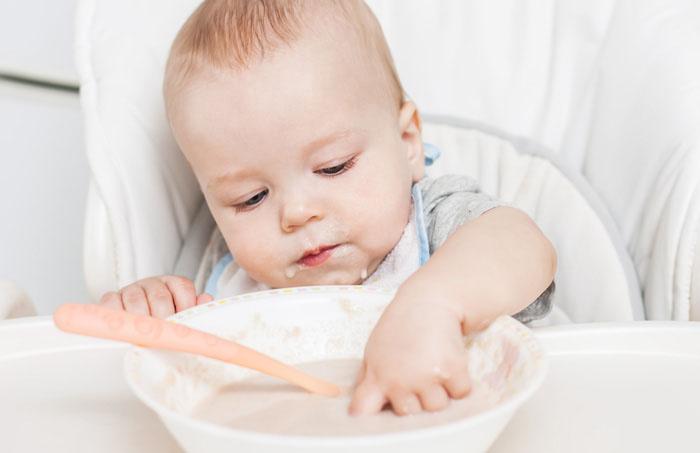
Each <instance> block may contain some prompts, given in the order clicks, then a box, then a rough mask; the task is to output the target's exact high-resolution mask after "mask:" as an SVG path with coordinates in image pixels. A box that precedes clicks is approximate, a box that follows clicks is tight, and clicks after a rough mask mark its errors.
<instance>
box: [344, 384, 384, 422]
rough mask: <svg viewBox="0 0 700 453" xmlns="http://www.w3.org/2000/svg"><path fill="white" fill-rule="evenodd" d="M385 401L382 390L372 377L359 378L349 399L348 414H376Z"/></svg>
mask: <svg viewBox="0 0 700 453" xmlns="http://www.w3.org/2000/svg"><path fill="white" fill-rule="evenodd" d="M386 402H387V399H386V397H385V396H384V392H382V390H381V388H379V386H378V385H377V384H376V383H375V382H374V380H373V379H371V378H369V379H361V380H360V382H359V384H358V385H357V387H355V391H354V392H353V395H352V400H351V401H350V407H349V409H348V412H350V415H368V414H376V413H377V412H379V411H381V410H382V407H384V404H385V403H386Z"/></svg>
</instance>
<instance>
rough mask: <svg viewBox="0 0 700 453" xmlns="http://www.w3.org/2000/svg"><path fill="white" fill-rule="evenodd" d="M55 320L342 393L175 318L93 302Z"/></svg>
mask: <svg viewBox="0 0 700 453" xmlns="http://www.w3.org/2000/svg"><path fill="white" fill-rule="evenodd" d="M53 321H54V324H56V326H57V327H58V328H59V329H61V330H63V331H65V332H70V333H77V334H81V335H88V336H91V337H98V338H106V339H108V340H117V341H124V342H127V343H131V344H134V345H137V346H145V347H148V348H160V349H168V350H170V351H181V352H189V353H191V354H198V355H203V356H206V357H210V358H212V359H217V360H221V361H224V362H228V363H233V364H236V365H240V366H242V367H246V368H251V369H253V370H256V371H260V372H261V373H265V374H268V375H270V376H274V377H277V378H280V379H283V380H285V381H288V382H291V383H292V384H296V385H298V386H299V387H302V388H304V389H306V390H308V391H310V392H312V393H319V394H321V395H326V396H337V395H339V394H340V389H339V388H338V387H337V386H336V385H334V384H332V383H330V382H326V381H323V380H321V379H317V378H315V377H313V376H310V375H308V374H306V373H303V372H301V371H299V370H297V369H296V368H293V367H291V366H289V365H285V364H284V363H282V362H279V361H277V360H275V359H273V358H271V357H269V356H266V355H265V354H262V353H260V352H258V351H255V350H254V349H250V348H248V347H245V346H243V345H240V344H238V343H235V342H233V341H229V340H226V339H224V338H221V337H217V336H216V335H212V334H209V333H206V332H202V331H201V330H197V329H193V328H191V327H187V326H185V325H182V324H176V323H174V322H171V321H164V320H162V319H158V318H151V317H149V316H144V315H134V314H132V313H127V312H125V311H118V310H113V309H109V308H105V307H102V306H99V305H92V304H64V305H61V306H60V307H59V308H58V310H56V312H55V313H54V315H53Z"/></svg>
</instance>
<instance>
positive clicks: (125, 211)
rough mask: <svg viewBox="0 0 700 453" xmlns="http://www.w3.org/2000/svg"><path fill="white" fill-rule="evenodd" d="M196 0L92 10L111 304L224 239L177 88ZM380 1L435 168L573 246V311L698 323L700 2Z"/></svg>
mask: <svg viewBox="0 0 700 453" xmlns="http://www.w3.org/2000/svg"><path fill="white" fill-rule="evenodd" d="M198 3H199V1H198V0H150V1H148V2H142V1H137V0H125V1H121V2H101V1H96V0H82V1H81V2H80V3H79V8H78V18H77V48H76V51H77V52H76V54H77V67H78V71H79V74H80V79H81V80H80V85H81V99H82V106H83V110H84V118H85V131H86V139H87V152H88V159H89V164H90V168H91V172H92V183H91V188H90V193H89V197H88V206H87V212H86V231H85V274H86V280H87V285H88V288H89V291H90V294H91V297H92V298H93V299H94V300H97V299H98V298H99V296H100V295H101V294H102V293H103V292H105V291H108V290H113V289H115V288H117V287H120V286H123V285H125V284H128V283H130V282H133V281H134V280H136V279H138V278H143V277H146V276H150V275H157V274H165V273H172V272H178V273H183V274H185V275H190V276H192V275H193V273H194V271H195V268H196V264H197V260H198V259H199V257H200V256H201V251H202V249H203V246H204V243H205V241H206V239H208V235H209V233H210V232H211V228H212V225H213V223H212V221H211V218H210V216H209V215H208V211H207V210H206V206H205V205H204V204H203V198H202V196H201V195H200V193H199V191H198V188H197V184H196V181H195V179H194V177H193V175H192V174H191V172H190V170H189V169H188V167H187V164H186V162H185V160H184V159H183V158H182V156H181V155H180V154H179V153H178V151H177V147H176V144H175V142H174V140H173V138H172V137H171V134H170V133H169V130H168V127H167V123H166V120H165V113H164V108H163V103H162V98H161V83H162V74H163V68H164V64H165V60H166V57H167V51H168V48H169V45H170V42H171V41H172V39H173V38H174V36H175V33H176V31H177V29H178V28H179V26H180V25H181V24H182V23H183V22H184V20H185V19H186V17H187V16H188V15H189V14H190V13H191V12H192V11H193V10H194V8H195V7H196V6H197V4H198ZM369 3H370V6H371V7H372V8H373V9H374V11H375V12H376V14H377V16H378V18H379V19H380V22H381V23H382V25H383V27H384V31H385V34H386V36H387V39H388V41H389V44H390V46H391V48H392V52H393V55H394V58H395V60H396V63H397V67H398V71H399V74H400V76H401V78H402V81H403V83H404V86H405V88H406V90H407V92H408V94H409V95H410V96H411V97H412V98H413V99H414V100H415V101H416V103H417V104H418V107H419V108H420V109H421V110H422V112H423V114H424V116H425V119H426V122H425V131H424V135H425V141H427V142H430V143H433V144H436V145H438V146H439V147H440V148H441V149H442V151H443V157H442V158H441V159H440V160H438V161H437V163H436V164H435V165H434V167H431V168H430V170H429V173H430V174H431V175H432V176H435V175H439V174H441V173H444V172H447V171H448V170H449V171H451V172H455V171H461V172H466V173H469V174H471V175H472V176H474V177H476V178H477V179H479V181H480V182H481V185H482V188H483V189H484V190H485V191H486V192H490V193H492V194H494V195H497V196H499V197H501V198H503V199H505V200H507V201H509V202H511V203H513V204H514V205H515V206H517V207H520V208H522V209H523V210H525V211H526V212H528V213H529V214H530V215H531V216H532V217H533V218H534V219H535V220H536V221H537V222H538V224H539V225H540V226H541V228H542V229H543V230H544V231H545V233H546V234H547V235H548V236H549V237H550V238H551V239H552V241H553V242H554V244H555V246H556V247H557V250H558V254H559V270H558V275H557V284H558V287H557V292H556V296H555V299H554V301H555V304H556V305H557V306H558V307H559V308H560V309H561V313H560V314H561V315H562V317H561V318H557V320H566V319H569V320H571V321H574V322H586V321H608V320H630V319H645V318H646V319H674V320H689V319H700V264H699V263H698V256H699V255H700V248H699V247H698V241H697V239H698V235H699V234H700V191H698V181H699V180H700V143H699V140H698V139H699V138H700V128H699V127H698V125H700V32H699V31H698V27H697V24H698V23H700V5H699V4H698V3H697V2H694V1H692V0H677V1H672V2H670V1H665V0H644V1H632V0H617V1H614V0H595V1H588V2H579V1H576V0H549V1H539V2H534V1H533V2H522V1H521V0H498V1H490V2H464V1H462V0H442V1H440V2H432V1H426V0H423V1H421V0H402V1H401V2H398V1H395V0H371V1H369ZM500 131H506V132H500ZM642 296H643V297H642ZM557 320H555V322H558V321H557Z"/></svg>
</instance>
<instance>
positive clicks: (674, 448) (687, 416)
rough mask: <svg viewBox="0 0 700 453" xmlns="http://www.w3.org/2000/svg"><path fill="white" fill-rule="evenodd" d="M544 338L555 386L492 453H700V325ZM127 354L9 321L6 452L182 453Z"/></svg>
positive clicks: (2, 326) (617, 328) (4, 329)
mask: <svg viewBox="0 0 700 453" xmlns="http://www.w3.org/2000/svg"><path fill="white" fill-rule="evenodd" d="M537 336H538V338H539V339H540V340H541V341H542V343H543V345H544V346H545V348H546V349H547V350H548V353H549V355H550V365H549V374H548V377H547V379H546V380H545V383H544V385H543V386H542V388H541V389H540V390H539V391H538V392H537V393H536V394H535V395H534V396H533V397H532V398H531V399H530V400H529V401H528V402H527V403H526V404H525V405H524V406H523V408H522V409H521V410H520V411H519V412H518V413H517V414H516V415H515V417H514V419H513V420H512V421H511V423H510V424H509V425H508V427H507V428H506V430H505V431H504V433H503V434H502V435H501V437H500V438H499V439H498V440H497V441H496V444H495V445H494V447H493V448H492V449H491V452H492V453H504V452H518V453H520V452H526V453H527V452H537V453H548V452H590V451H596V452H627V451H633V452H635V453H640V452H657V451H666V452H674V453H675V452H686V451H687V452H691V451H692V452H696V451H700V440H698V438H697V426H698V420H700V323H666V322H663V323H661V322H656V323H652V322H641V323H639V322H638V323H625V324H598V325H576V326H566V327H553V328H546V329H540V330H538V331H537ZM125 350H126V347H124V346H122V345H120V344H116V343H113V342H107V341H100V340H93V339H89V338H84V337H80V336H75V335H67V334H64V333H61V332H59V331H57V330H56V329H55V328H54V327H53V324H52V323H51V321H50V318H48V317H41V318H30V319H26V320H15V321H4V322H0V402H1V403H0V434H1V435H0V451H2V452H13V453H14V452H26V451H52V452H71V453H72V452H82V451H84V452H96V451H99V452H106V453H109V452H126V451H128V452H171V451H180V450H179V448H178V446H177V445H176V444H175V442H174V440H173V439H172V438H171V437H170V435H169V434H168V433H167V432H166V431H165V428H163V426H162V425H161V423H160V421H159V420H158V418H157V417H156V416H155V415H154V414H153V413H152V412H150V411H149V410H148V409H146V407H145V406H143V405H142V404H141V403H140V402H139V401H138V400H136V398H135V397H133V396H132V395H131V393H130V391H129V390H128V388H127V386H126V383H125V382H124V378H123V372H122V357H123V354H124V351H125Z"/></svg>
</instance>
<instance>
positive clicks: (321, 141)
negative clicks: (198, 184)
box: [207, 129, 355, 190]
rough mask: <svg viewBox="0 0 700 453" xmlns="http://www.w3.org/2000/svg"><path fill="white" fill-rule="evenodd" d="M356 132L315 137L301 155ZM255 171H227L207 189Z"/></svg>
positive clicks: (303, 155) (349, 131)
mask: <svg viewBox="0 0 700 453" xmlns="http://www.w3.org/2000/svg"><path fill="white" fill-rule="evenodd" d="M354 133H355V132H354V131H353V130H351V129H343V130H339V131H335V132H331V133H330V134H326V135H322V136H321V137H318V138H315V139H313V140H311V141H310V142H309V143H307V144H306V145H304V146H303V147H302V148H301V155H302V157H304V158H305V157H306V156H308V155H309V154H311V153H312V152H314V151H316V150H318V149H321V148H323V147H325V146H328V145H330V144H331V143H335V142H338V141H341V140H345V139H347V138H349V137H351V136H352V135H353V134H354ZM252 173H253V171H251V170H250V169H248V168H242V169H238V170H232V171H229V172H226V173H224V174H222V175H219V176H217V177H215V178H214V179H212V180H211V181H209V183H208V184H207V189H209V190H215V189H216V187H217V186H219V185H221V184H222V183H224V182H226V181H231V180H241V179H243V178H245V177H247V176H249V175H251V174H252Z"/></svg>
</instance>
